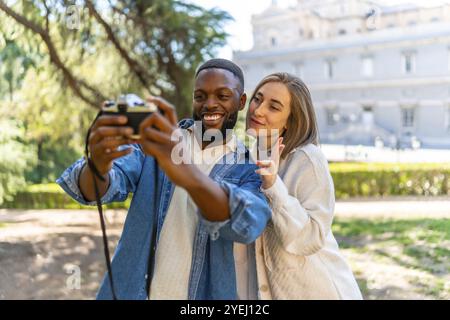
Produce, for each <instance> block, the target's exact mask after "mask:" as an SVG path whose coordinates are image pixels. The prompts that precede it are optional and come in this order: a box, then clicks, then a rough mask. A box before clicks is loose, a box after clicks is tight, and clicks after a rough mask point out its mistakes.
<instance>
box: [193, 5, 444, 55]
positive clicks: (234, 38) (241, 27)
mask: <svg viewBox="0 0 450 320" xmlns="http://www.w3.org/2000/svg"><path fill="white" fill-rule="evenodd" d="M448 1H449V0H380V1H378V2H380V3H383V4H389V5H395V4H404V3H414V4H417V5H421V6H424V7H428V6H434V5H438V4H441V3H443V2H448ZM189 2H191V3H194V4H197V5H199V6H202V7H204V8H207V9H210V8H213V7H217V8H220V9H222V10H225V11H227V12H228V13H229V14H230V15H231V16H232V17H233V18H234V21H232V22H230V23H228V25H227V27H226V31H227V32H228V33H229V34H230V37H229V39H228V43H227V45H226V46H225V47H223V48H222V49H220V50H219V52H218V57H219V58H225V59H231V58H232V54H233V51H245V50H250V49H251V48H252V46H253V39H252V27H251V17H252V15H255V14H259V13H261V12H262V11H264V10H265V9H266V8H268V7H269V6H270V4H271V3H272V0H189ZM277 2H278V4H279V5H280V6H281V7H289V6H292V5H295V4H296V3H297V1H296V0H277Z"/></svg>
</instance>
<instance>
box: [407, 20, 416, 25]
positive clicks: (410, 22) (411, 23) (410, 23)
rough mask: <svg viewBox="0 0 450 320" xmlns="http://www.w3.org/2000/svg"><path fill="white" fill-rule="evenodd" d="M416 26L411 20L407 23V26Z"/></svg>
mask: <svg viewBox="0 0 450 320" xmlns="http://www.w3.org/2000/svg"><path fill="white" fill-rule="evenodd" d="M416 24H417V22H416V21H414V20H411V21H408V26H411V27H412V26H415V25H416Z"/></svg>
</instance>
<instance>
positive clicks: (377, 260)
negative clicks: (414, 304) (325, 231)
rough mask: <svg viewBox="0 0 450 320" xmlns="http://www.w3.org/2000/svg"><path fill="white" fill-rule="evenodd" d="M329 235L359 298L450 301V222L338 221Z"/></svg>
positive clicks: (447, 220) (427, 220)
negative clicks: (351, 275)
mask: <svg viewBox="0 0 450 320" xmlns="http://www.w3.org/2000/svg"><path fill="white" fill-rule="evenodd" d="M333 234H334V235H335V236H336V239H337V240H338V242H339V246H340V248H341V249H342V251H343V253H344V255H345V256H346V257H347V259H348V261H349V263H350V265H351V266H352V269H353V272H354V273H355V276H356V277H357V280H358V283H359V285H360V288H361V290H362V291H363V295H364V296H365V298H369V299H389V297H390V295H393V296H394V295H395V296H398V292H399V291H404V292H405V293H404V294H403V296H401V297H403V298H405V299H411V298H412V299H414V298H424V299H450V219H418V220H393V219H389V220H368V219H342V218H341V219H336V220H335V221H334V224H333ZM369 262H370V263H369Z"/></svg>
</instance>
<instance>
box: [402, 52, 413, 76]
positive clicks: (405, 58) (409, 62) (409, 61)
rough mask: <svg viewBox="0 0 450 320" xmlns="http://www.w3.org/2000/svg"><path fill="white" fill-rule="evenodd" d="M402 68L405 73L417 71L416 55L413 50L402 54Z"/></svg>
mask: <svg viewBox="0 0 450 320" xmlns="http://www.w3.org/2000/svg"><path fill="white" fill-rule="evenodd" d="M402 69H403V73H404V74H412V73H415V72H416V55H415V53H413V52H405V53H403V55H402Z"/></svg>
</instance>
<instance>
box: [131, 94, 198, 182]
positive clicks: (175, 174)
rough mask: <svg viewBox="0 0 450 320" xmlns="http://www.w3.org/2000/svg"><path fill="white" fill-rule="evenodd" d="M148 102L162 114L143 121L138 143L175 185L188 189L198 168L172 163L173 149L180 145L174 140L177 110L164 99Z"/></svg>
mask: <svg viewBox="0 0 450 320" xmlns="http://www.w3.org/2000/svg"><path fill="white" fill-rule="evenodd" d="M148 101H149V102H150V103H154V104H155V105H156V106H157V107H158V109H159V110H160V111H162V113H159V112H154V113H152V114H151V115H150V116H148V117H147V118H145V120H144V121H142V123H141V124H140V126H139V135H140V139H139V141H138V142H139V143H140V144H141V146H142V150H143V151H144V153H145V154H147V155H150V156H153V157H155V158H156V160H157V161H158V165H159V166H160V168H161V169H162V170H164V172H165V173H166V174H167V176H168V177H169V178H170V180H171V181H172V182H173V183H175V184H177V185H179V186H181V187H187V186H188V184H189V182H190V181H191V179H190V178H189V176H191V177H192V175H195V170H196V167H195V166H193V165H190V164H183V163H181V164H178V165H177V164H175V163H174V162H173V161H172V158H171V156H172V149H173V148H174V147H175V145H177V144H178V143H180V141H174V140H172V137H173V134H174V132H175V130H178V125H177V123H178V120H177V115H176V112H175V108H174V107H173V106H172V105H171V104H170V103H168V102H167V101H165V100H164V99H162V98H156V97H152V98H149V99H148ZM181 143H182V142H181Z"/></svg>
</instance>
